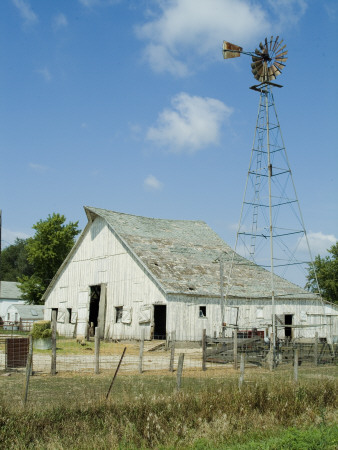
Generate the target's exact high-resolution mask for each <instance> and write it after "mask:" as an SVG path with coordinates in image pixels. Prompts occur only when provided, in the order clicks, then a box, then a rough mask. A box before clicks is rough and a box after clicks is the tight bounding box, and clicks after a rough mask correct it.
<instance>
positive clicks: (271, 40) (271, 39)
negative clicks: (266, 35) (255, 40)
mask: <svg viewBox="0 0 338 450" xmlns="http://www.w3.org/2000/svg"><path fill="white" fill-rule="evenodd" d="M272 42H273V36H271V38H270V51H271V47H272Z"/></svg>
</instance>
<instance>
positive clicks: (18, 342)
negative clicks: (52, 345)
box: [6, 337, 29, 369]
mask: <svg viewBox="0 0 338 450" xmlns="http://www.w3.org/2000/svg"><path fill="white" fill-rule="evenodd" d="M28 351H29V338H21V337H20V338H7V339H6V369H16V368H19V367H26V364H27V356H28Z"/></svg>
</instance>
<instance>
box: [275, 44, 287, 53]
mask: <svg viewBox="0 0 338 450" xmlns="http://www.w3.org/2000/svg"><path fill="white" fill-rule="evenodd" d="M285 47H286V44H284V45H283V47H281V48H280V49H279V50H278V52H277V53H279V52H281V51H282V50H284V49H285Z"/></svg>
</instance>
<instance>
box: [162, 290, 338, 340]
mask: <svg viewBox="0 0 338 450" xmlns="http://www.w3.org/2000/svg"><path fill="white" fill-rule="evenodd" d="M168 300H169V305H168V319H167V331H168V332H172V331H175V332H176V337H177V339H178V340H200V339H201V336H202V332H203V329H204V328H205V329H206V332H207V335H208V336H217V337H218V336H220V335H221V332H222V327H221V323H222V319H221V306H220V300H219V299H217V298H205V297H193V296H184V295H181V296H179V295H176V296H175V295H170V296H169V297H168ZM275 304H276V307H275V311H276V316H277V317H278V318H279V319H280V320H281V321H283V317H284V315H285V314H287V315H288V314H291V315H292V316H293V318H292V324H293V325H304V326H309V325H313V326H312V327H304V328H294V329H293V331H292V334H293V337H294V338H296V339H301V338H313V337H314V336H315V333H316V332H318V336H319V337H320V338H325V337H326V338H328V339H329V340H330V341H331V340H332V339H333V340H335V339H336V340H337V338H338V308H337V307H335V306H333V305H329V304H326V305H325V314H324V309H323V306H322V305H321V303H320V302H319V301H306V300H294V301H292V300H278V299H277V300H276V301H275ZM204 306H205V307H206V317H200V314H199V313H200V307H204ZM224 322H225V323H226V324H227V328H226V336H231V335H232V331H233V326H234V325H236V324H237V325H238V329H239V330H241V329H242V330H246V329H252V328H257V329H258V330H261V331H264V334H265V335H270V333H271V332H272V327H271V323H272V306H271V300H264V299H263V300H262V299H257V300H250V299H228V300H227V303H226V306H225V307H224ZM325 323H327V324H328V326H327V327H325V326H318V325H323V324H325ZM276 325H277V326H278V337H279V338H281V339H284V338H285V326H283V325H282V323H281V322H279V321H278V319H276Z"/></svg>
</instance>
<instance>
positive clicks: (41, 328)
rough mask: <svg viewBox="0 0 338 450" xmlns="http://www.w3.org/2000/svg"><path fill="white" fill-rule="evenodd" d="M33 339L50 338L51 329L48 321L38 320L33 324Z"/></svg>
mask: <svg viewBox="0 0 338 450" xmlns="http://www.w3.org/2000/svg"><path fill="white" fill-rule="evenodd" d="M31 335H32V337H33V339H45V338H50V337H51V336H52V328H51V322H50V320H39V321H37V322H34V323H33V330H32V332H31Z"/></svg>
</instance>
